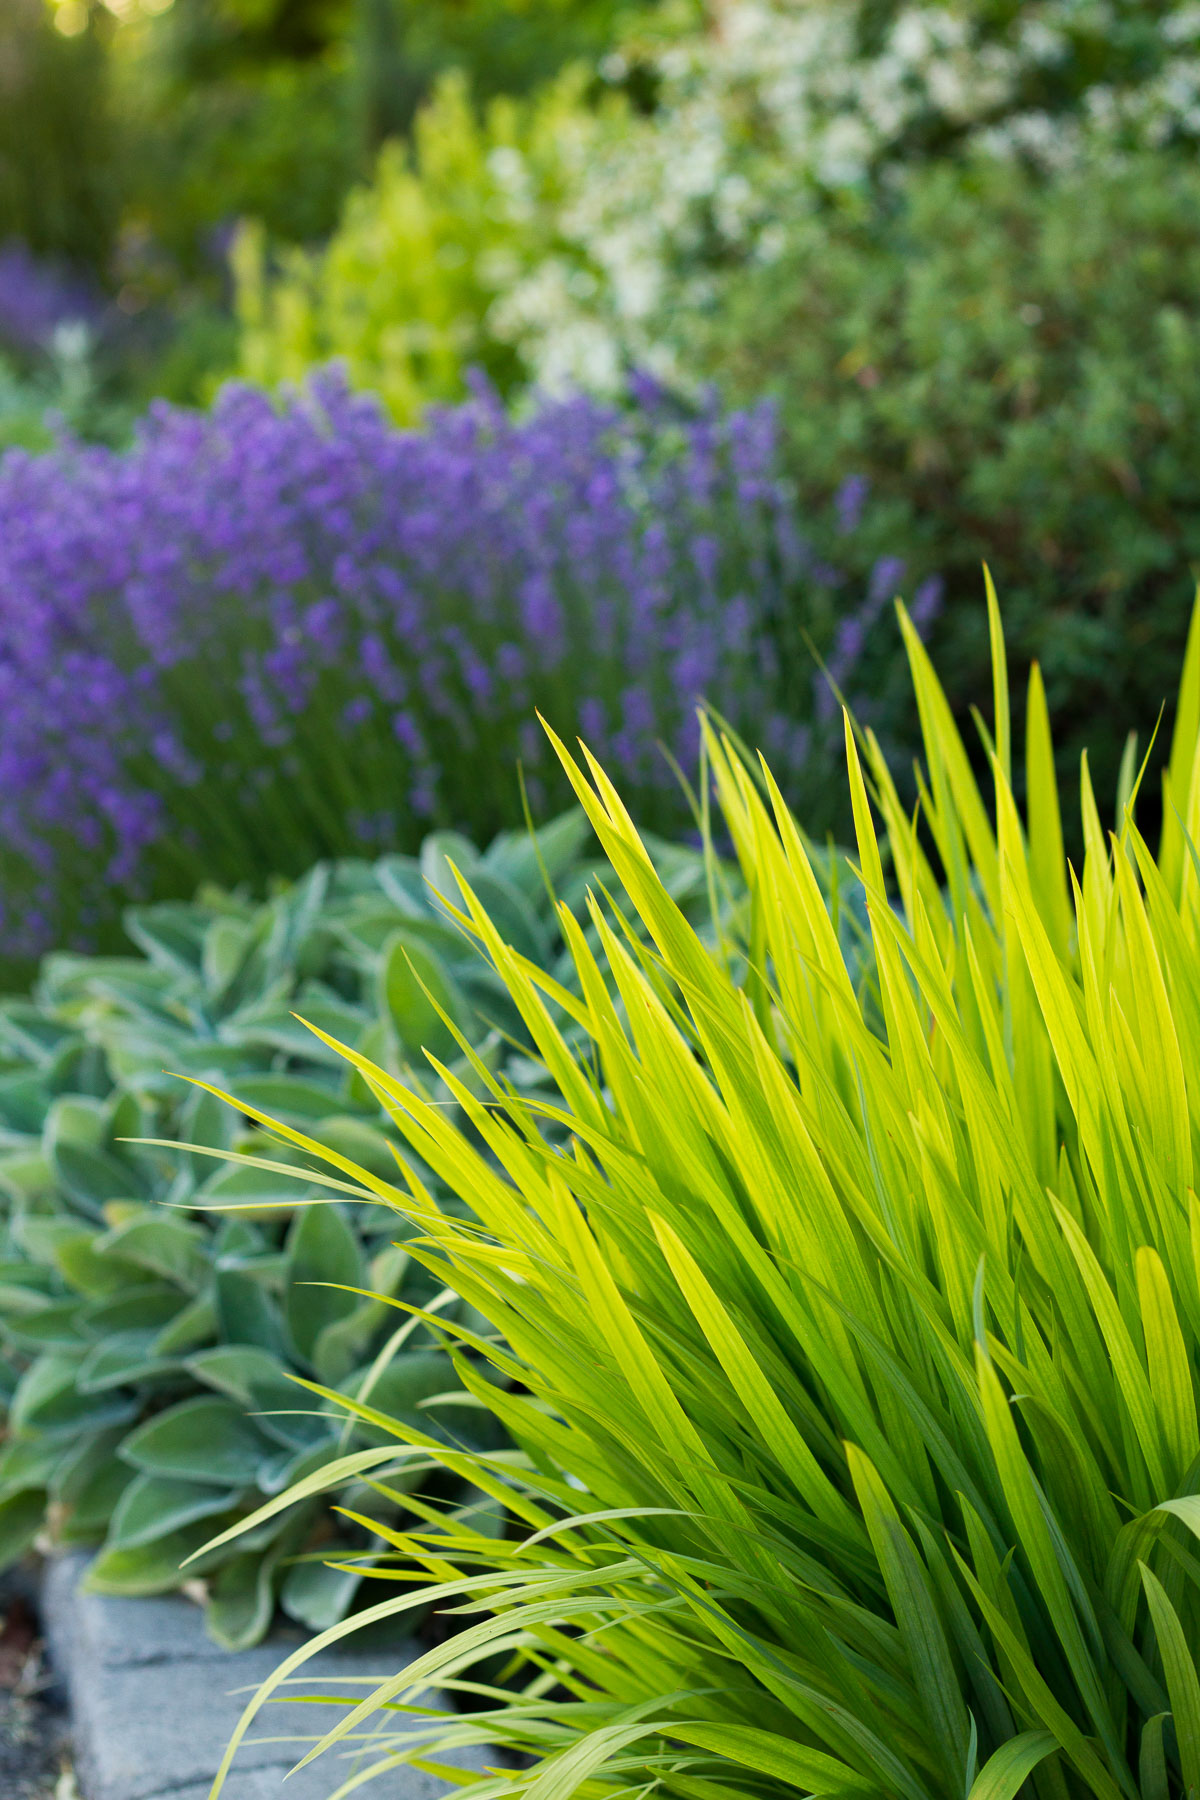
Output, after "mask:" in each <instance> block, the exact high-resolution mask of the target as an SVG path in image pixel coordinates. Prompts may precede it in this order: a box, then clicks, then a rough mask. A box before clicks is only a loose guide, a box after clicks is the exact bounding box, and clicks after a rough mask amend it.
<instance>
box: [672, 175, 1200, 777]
mask: <svg viewBox="0 0 1200 1800" xmlns="http://www.w3.org/2000/svg"><path fill="white" fill-rule="evenodd" d="M1198 245H1200V175H1198V174H1197V172H1196V171H1195V169H1194V168H1192V167H1189V166H1187V165H1185V164H1183V163H1181V162H1174V161H1169V160H1166V159H1164V158H1162V157H1145V158H1142V159H1133V160H1130V161H1128V162H1126V163H1124V164H1121V165H1108V164H1105V163H1100V162H1094V163H1092V164H1090V165H1088V166H1086V167H1085V168H1082V169H1079V170H1076V171H1074V172H1071V173H1067V174H1063V175H1060V176H1058V177H1056V178H1055V179H1054V180H1052V181H1049V182H1047V181H1045V180H1043V179H1042V178H1040V177H1038V176H1036V175H1034V174H1031V173H1029V172H1027V171H1022V170H1020V169H1019V168H1017V167H1014V166H1008V165H1005V164H998V163H981V164H977V165H973V166H970V167H965V168H949V167H942V168H936V169H932V170H930V171H928V172H926V173H924V174H922V175H921V176H919V177H917V178H914V179H913V180H912V181H911V182H910V183H909V185H908V186H907V187H906V189H905V191H904V196H903V200H902V202H900V203H898V204H897V205H896V207H895V209H894V210H892V211H889V212H886V213H885V212H880V211H879V210H877V209H872V210H858V209H855V208H852V207H847V208H846V209H844V210H834V211H831V212H828V213H825V214H823V215H822V216H820V217H815V218H812V219H809V220H807V221H805V222H804V223H803V224H801V225H800V226H798V227H797V228H796V230H795V232H794V233H793V237H792V243H791V247H790V249H789V251H788V253H787V255H786V257H785V258H784V259H783V260H782V261H781V262H779V263H777V264H774V265H772V266H770V267H763V268H761V269H759V270H757V271H755V272H754V273H751V274H748V275H746V276H745V277H744V278H743V280H742V282H741V283H740V285H738V286H737V287H735V289H734V291H733V292H732V293H731V294H730V295H729V296H728V299H729V307H728V310H727V311H725V312H723V313H722V314H721V316H720V317H715V318H714V320H713V322H712V325H711V329H710V330H709V333H708V335H709V342H710V344H711V345H712V347H713V352H712V360H711V363H710V367H712V368H713V369H714V370H716V371H718V372H719V373H720V374H721V375H722V376H724V377H725V378H726V379H727V380H728V381H729V382H730V384H731V386H732V387H733V388H734V390H735V391H738V390H740V391H744V392H753V393H755V394H759V393H761V392H762V391H764V390H765V389H766V390H770V391H773V392H774V393H776V394H778V396H779V398H780V401H781V416H782V422H783V426H784V431H785V437H786V440H787V441H788V443H789V445H790V450H789V457H790V466H791V470H792V472H793V474H794V476H795V478H796V480H797V482H798V484H799V486H800V488H801V491H802V493H803V495H804V496H805V502H806V503H805V505H804V508H803V510H804V514H805V516H806V517H811V518H814V519H821V518H824V517H828V514H829V508H828V504H827V503H828V498H829V496H831V495H832V494H834V493H836V492H837V491H838V489H839V488H840V487H841V486H842V484H843V483H844V482H846V481H847V480H849V479H852V480H854V481H860V480H863V479H865V480H866V481H867V482H868V483H869V484H870V490H871V494H872V516H871V519H870V522H869V524H868V521H867V519H866V516H865V514H864V517H863V521H862V526H861V527H860V528H859V529H858V530H856V532H855V533H854V534H853V540H852V554H853V557H854V558H858V557H860V556H861V557H862V558H863V563H862V566H863V567H864V568H865V567H866V566H867V564H868V563H869V560H870V558H871V557H872V556H875V555H878V554H880V553H887V554H898V555H899V556H901V557H903V558H905V559H906V561H907V563H908V569H909V575H908V576H907V577H906V580H907V579H911V578H913V577H917V576H920V575H922V574H926V573H928V571H929V570H930V569H937V570H938V571H939V572H940V573H941V574H942V576H943V577H944V578H945V580H946V582H947V589H948V594H949V597H950V602H951V603H950V604H949V605H948V606H947V607H946V609H945V610H944V612H943V615H942V620H941V625H940V628H939V629H940V633H941V635H940V638H938V639H935V644H937V645H939V646H940V659H941V663H942V666H943V667H944V668H945V670H946V672H947V674H946V679H947V685H948V689H949V693H950V697H951V700H952V702H953V704H954V706H955V708H956V710H959V711H961V712H965V710H966V708H967V706H968V704H969V702H970V701H971V700H972V699H973V697H974V696H975V694H976V693H977V692H978V690H979V685H980V682H981V680H983V679H985V678H986V668H987V644H986V633H985V632H984V631H982V630H981V628H980V620H979V617H978V613H977V609H976V608H974V607H971V606H967V605H966V604H965V596H966V595H968V594H971V593H974V591H975V589H976V583H977V580H978V569H979V563H980V561H981V560H986V561H987V562H988V564H989V565H990V567H991V569H992V572H993V574H994V576H995V578H996V581H997V584H998V586H999V587H1000V590H1001V592H1003V593H1004V594H1005V609H1006V619H1007V622H1008V625H1009V635H1010V639H1011V641H1012V644H1013V647H1014V650H1015V652H1016V654H1017V656H1018V658H1019V659H1020V661H1021V662H1022V663H1023V664H1025V665H1027V664H1028V662H1029V661H1030V660H1031V659H1032V658H1034V657H1037V658H1039V659H1040V661H1041V663H1042V668H1043V672H1044V676H1045V681H1046V687H1047V692H1048V695H1049V699H1050V703H1051V707H1052V710H1053V711H1054V716H1055V719H1056V723H1058V724H1059V726H1060V728H1061V729H1060V741H1061V745H1062V749H1063V752H1064V759H1063V766H1064V768H1065V767H1072V768H1073V767H1076V766H1077V765H1078V759H1079V753H1080V750H1081V749H1082V748H1083V746H1084V745H1085V744H1087V745H1088V747H1089V749H1090V752H1091V754H1092V758H1093V770H1094V773H1095V775H1096V779H1097V781H1098V782H1099V783H1102V784H1103V786H1104V787H1106V788H1107V787H1111V785H1112V784H1113V782H1114V781H1115V778H1116V770H1117V763H1118V760H1119V758H1120V754H1121V748H1122V744H1123V741H1124V737H1125V734H1126V732H1127V731H1129V730H1130V729H1131V728H1133V727H1135V726H1142V725H1144V724H1145V723H1146V722H1147V721H1152V720H1153V719H1154V717H1155V716H1156V714H1157V712H1158V709H1159V707H1160V706H1161V705H1162V703H1163V701H1164V699H1165V698H1166V697H1167V696H1168V694H1169V693H1170V692H1171V686H1172V673H1173V670H1174V668H1175V667H1177V666H1178V659H1179V657H1180V655H1181V653H1182V648H1183V641H1184V636H1185V633H1186V628H1187V609H1188V601H1189V598H1190V590H1191V586H1192V579H1193V571H1194V570H1195V568H1196V566H1197V561H1198V559H1200V472H1198V469H1197V462H1196V455H1195V445H1194V441H1193V430H1192V420H1193V419H1194V417H1195V415H1196V412H1197V409H1198V408H1200V355H1198V350H1200V327H1198V325H1197V307H1196V301H1197V296H1198V295H1200V249H1198ZM823 503H824V504H823ZM843 542H844V543H845V544H847V545H850V544H851V539H850V538H847V539H845V540H839V554H840V555H843V556H844V555H845V551H844V550H842V548H841V545H842V543H843ZM893 647H894V646H893V643H892V641H891V636H890V634H888V641H887V643H886V645H885V646H882V648H884V649H885V651H886V653H888V654H890V653H891V652H892V650H893ZM881 662H882V659H881ZM879 679H880V686H881V688H884V689H885V691H886V673H885V672H884V670H883V669H882V667H881V672H880V678H879ZM892 697H893V703H895V701H896V697H897V696H896V683H895V682H894V681H893V683H892ZM1097 718H1103V719H1104V720H1105V722H1106V727H1107V729H1105V730H1104V731H1102V732H1096V731H1095V729H1094V721H1095V720H1096V719H1097Z"/></svg>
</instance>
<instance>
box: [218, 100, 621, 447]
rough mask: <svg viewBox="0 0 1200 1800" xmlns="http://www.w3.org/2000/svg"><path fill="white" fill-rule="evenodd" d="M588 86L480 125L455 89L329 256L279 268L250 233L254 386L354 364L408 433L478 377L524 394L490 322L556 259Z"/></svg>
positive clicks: (247, 358)
mask: <svg viewBox="0 0 1200 1800" xmlns="http://www.w3.org/2000/svg"><path fill="white" fill-rule="evenodd" d="M583 79H584V78H583V76H582V74H581V73H580V72H578V71H574V72H571V73H569V74H568V75H566V76H564V77H563V78H561V79H560V80H559V81H558V82H556V83H555V84H554V85H553V86H551V87H550V88H548V89H546V90H545V91H544V92H543V93H541V94H540V95H538V96H536V97H535V98H533V99H532V100H529V101H519V100H513V99H511V98H501V99H497V100H494V101H493V102H492V103H491V104H490V106H489V107H488V108H487V110H486V112H485V113H484V115H483V116H482V117H480V116H479V115H478V114H477V113H476V111H475V110H474V108H473V107H472V104H471V101H470V97H469V95H468V93H467V90H466V86H465V83H464V81H463V79H462V77H461V76H459V75H457V74H451V75H449V76H447V77H446V78H444V79H443V81H442V82H441V83H440V84H439V86H438V88H437V91H436V93H435V95H434V97H433V98H432V100H431V101H430V103H429V104H428V106H426V107H425V108H423V109H422V111H421V112H420V114H419V115H418V117H417V121H416V127H415V141H414V144H413V147H412V149H411V150H409V148H408V147H407V146H406V145H404V144H403V143H401V142H399V141H396V142H393V143H390V144H388V145H386V146H385V148H384V150H383V152H382V153H381V155H380V159H379V164H378V168H377V171H376V175H375V179H374V181H373V182H372V184H371V185H370V186H369V187H363V188H359V189H356V190H355V191H354V192H353V193H352V194H351V195H350V197H349V199H348V201H347V203H346V207H345V210H344V213H343V217H342V220H341V223H340V225H339V227H338V230H337V231H336V232H335V233H334V236H333V238H332V239H331V240H330V242H329V244H328V245H327V246H326V247H325V248H324V249H322V250H320V251H317V252H315V253H310V252H305V251H302V250H298V249H291V250H286V251H283V252H282V253H281V254H280V255H279V257H278V266H277V268H273V267H272V266H271V259H270V256H269V253H268V247H267V244H266V242H265V239H264V237H263V234H262V232H261V231H260V230H259V229H258V228H256V227H248V228H243V231H242V233H241V235H240V238H239V240H238V243H237V245H236V248H235V252H234V271H235V279H236V286H237V311H238V318H239V321H240V326H241V340H240V373H241V374H242V375H243V376H245V377H247V378H248V379H250V380H252V381H256V382H262V383H265V384H266V385H268V386H271V385H274V384H275V383H277V382H280V381H296V380H299V379H300V378H301V377H302V376H303V375H304V373H305V372H306V371H307V370H308V369H309V368H311V367H312V366H313V364H314V363H320V362H325V361H327V360H329V359H330V358H331V357H339V358H341V359H343V360H344V362H345V363H346V365H347V367H348V370H349V374H350V378H351V380H352V381H353V382H354V383H355V384H356V385H358V386H363V387H370V388H373V389H375V390H376V391H378V392H379V393H380V394H381V395H382V396H383V399H384V401H385V403H386V405H387V406H388V408H389V410H390V411H391V413H392V414H393V416H394V417H395V418H396V419H397V420H398V421H399V422H400V423H402V424H407V423H410V422H412V421H414V420H415V419H417V418H418V417H419V416H420V413H421V410H422V408H423V407H424V406H425V405H426V404H427V403H428V402H430V401H435V400H448V399H454V398H457V397H458V396H459V395H460V394H461V392H462V389H463V376H464V371H465V370H466V369H468V368H470V367H471V366H473V365H474V366H478V367H480V368H482V369H483V370H484V371H485V372H486V373H487V374H488V375H489V376H490V377H491V378H492V379H493V380H494V381H495V382H496V383H497V384H498V385H499V386H501V387H506V386H508V385H509V384H510V383H511V381H512V380H513V379H514V378H515V377H516V375H517V374H518V373H519V364H518V359H517V355H516V352H515V351H514V350H513V349H512V348H511V346H510V345H508V344H507V343H504V342H502V341H501V340H500V339H499V338H497V337H496V335H495V334H494V332H493V331H492V329H491V327H490V323H489V311H490V308H491V306H492V303H493V301H494V300H495V298H496V297H497V295H498V294H501V293H503V292H504V291H505V289H506V288H508V287H509V286H511V285H512V283H513V282H514V281H515V279H516V278H517V276H518V275H520V274H522V273H523V272H524V271H525V269H526V267H527V266H528V264H529V263H530V261H531V260H532V258H533V256H534V253H535V252H544V251H545V250H546V248H547V229H548V228H547V224H546V220H547V219H548V217H550V216H551V213H552V210H553V209H552V207H551V206H550V201H551V198H552V196H553V192H554V183H555V173H556V169H557V166H558V152H559V145H560V142H561V139H562V137H563V135H564V134H565V133H568V132H575V133H578V132H579V131H580V130H585V131H586V130H587V129H588V121H589V119H590V114H589V113H588V111H587V109H586V108H585V107H584V105H583V103H582V87H583Z"/></svg>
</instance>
